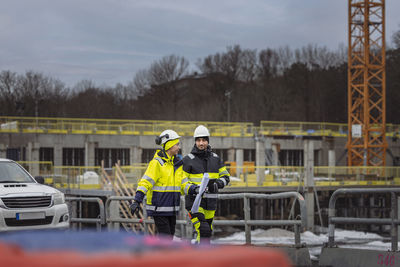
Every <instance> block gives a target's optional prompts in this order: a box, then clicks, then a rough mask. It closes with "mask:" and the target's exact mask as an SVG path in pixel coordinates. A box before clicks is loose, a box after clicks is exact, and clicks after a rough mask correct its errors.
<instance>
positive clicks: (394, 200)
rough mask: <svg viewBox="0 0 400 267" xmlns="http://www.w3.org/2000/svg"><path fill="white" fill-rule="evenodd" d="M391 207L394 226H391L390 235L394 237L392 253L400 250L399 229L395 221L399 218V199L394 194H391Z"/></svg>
mask: <svg viewBox="0 0 400 267" xmlns="http://www.w3.org/2000/svg"><path fill="white" fill-rule="evenodd" d="M391 202H392V203H391V204H392V205H391V206H392V211H391V217H392V224H391V226H390V228H391V229H390V233H391V236H392V251H397V250H398V243H397V242H398V229H397V224H396V223H395V220H397V218H398V210H397V197H396V194H395V193H394V192H392V193H391Z"/></svg>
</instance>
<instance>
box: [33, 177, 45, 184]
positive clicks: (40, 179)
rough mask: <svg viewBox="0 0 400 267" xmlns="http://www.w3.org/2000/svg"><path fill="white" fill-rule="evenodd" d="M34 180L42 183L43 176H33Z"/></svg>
mask: <svg viewBox="0 0 400 267" xmlns="http://www.w3.org/2000/svg"><path fill="white" fill-rule="evenodd" d="M35 180H36V182H38V183H39V184H44V178H43V176H35Z"/></svg>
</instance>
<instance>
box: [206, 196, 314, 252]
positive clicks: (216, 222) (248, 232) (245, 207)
mask: <svg viewBox="0 0 400 267" xmlns="http://www.w3.org/2000/svg"><path fill="white" fill-rule="evenodd" d="M250 198H254V199H268V200H273V199H284V198H294V199H295V200H297V201H298V203H299V206H300V220H298V219H293V220H252V219H251V218H250V214H251V213H250ZM218 199H243V202H244V203H243V204H244V205H243V211H244V220H214V222H213V224H214V225H230V226H244V228H245V236H246V244H251V226H293V227H294V234H295V245H296V246H300V245H301V244H300V243H301V241H300V228H301V227H306V224H307V221H306V220H307V217H306V216H307V208H306V204H305V200H304V198H303V196H302V195H301V194H299V193H298V192H284V193H276V194H254V193H237V194H220V195H218Z"/></svg>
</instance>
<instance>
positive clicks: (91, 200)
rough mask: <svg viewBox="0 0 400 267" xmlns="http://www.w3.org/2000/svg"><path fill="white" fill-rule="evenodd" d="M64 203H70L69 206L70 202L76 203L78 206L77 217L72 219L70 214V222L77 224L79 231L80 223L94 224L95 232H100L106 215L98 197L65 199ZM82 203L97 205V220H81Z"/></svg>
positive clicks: (101, 201) (71, 213) (102, 203)
mask: <svg viewBox="0 0 400 267" xmlns="http://www.w3.org/2000/svg"><path fill="white" fill-rule="evenodd" d="M65 201H67V202H70V204H71V205H70V206H72V202H77V204H79V206H80V207H79V216H77V217H73V216H72V215H74V214H73V212H70V216H71V219H70V222H71V223H77V224H79V229H80V228H81V224H82V223H94V224H96V229H97V231H101V226H102V225H104V224H105V223H106V213H105V209H104V202H103V200H101V198H98V197H66V198H65ZM82 202H89V203H97V204H98V205H99V215H98V216H97V218H82Z"/></svg>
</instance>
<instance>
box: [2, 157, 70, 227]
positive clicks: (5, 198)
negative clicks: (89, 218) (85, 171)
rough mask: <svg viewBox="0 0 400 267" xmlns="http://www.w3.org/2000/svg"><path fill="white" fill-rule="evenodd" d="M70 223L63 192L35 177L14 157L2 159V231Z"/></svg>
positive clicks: (64, 225) (66, 225) (67, 224)
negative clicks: (13, 159)
mask: <svg viewBox="0 0 400 267" xmlns="http://www.w3.org/2000/svg"><path fill="white" fill-rule="evenodd" d="M68 227H69V214H68V207H67V204H65V198H64V194H63V193H61V192H60V191H58V190H57V189H55V188H52V187H50V186H46V185H43V184H40V183H38V182H37V181H35V179H34V178H33V177H32V176H31V175H30V174H29V173H28V172H27V171H26V170H25V169H24V168H23V167H22V166H21V165H19V164H18V163H16V162H15V161H12V160H9V159H0V231H10V230H27V229H55V228H57V229H63V228H68Z"/></svg>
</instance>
